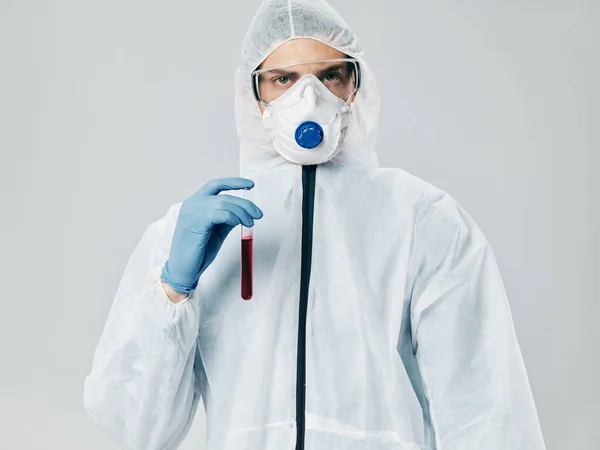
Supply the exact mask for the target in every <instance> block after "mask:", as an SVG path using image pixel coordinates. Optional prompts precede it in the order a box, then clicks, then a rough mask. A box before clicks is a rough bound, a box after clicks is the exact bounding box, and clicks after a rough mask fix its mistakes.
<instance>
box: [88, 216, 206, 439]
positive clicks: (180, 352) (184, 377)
mask: <svg viewBox="0 0 600 450" xmlns="http://www.w3.org/2000/svg"><path fill="white" fill-rule="evenodd" d="M176 213H177V208H172V209H171V210H170V211H169V213H168V214H167V216H166V217H165V218H163V219H162V220H160V221H158V222H155V223H153V224H152V225H150V227H148V229H147V230H146V232H145V233H144V235H143V237H142V239H141V241H140V242H139V244H138V245H137V247H136V248H135V250H134V251H133V253H132V255H131V257H130V259H129V261H128V264H127V267H126V269H125V272H124V274H123V276H122V279H121V282H120V284H119V287H118V290H117V292H116V295H115V298H114V301H113V304H112V307H111V309H110V313H109V316H108V319H107V322H106V325H105V327H104V330H103V332H102V336H101V338H100V341H99V343H98V346H97V348H96V351H95V354H94V359H93V364H92V370H91V373H90V374H89V375H88V376H87V377H86V379H85V387H84V405H85V409H86V410H87V412H88V413H89V414H90V415H91V416H92V418H93V419H94V420H95V421H96V422H97V423H98V424H100V425H101V426H102V427H103V428H104V429H105V430H106V432H107V433H108V434H109V435H110V436H111V437H112V438H113V439H114V440H115V441H116V442H117V443H118V444H120V446H121V447H122V448H126V449H131V450H141V449H144V450H159V449H160V450H165V449H175V448H177V447H178V446H179V444H180V443H181V442H182V441H183V439H184V438H185V436H186V435H187V433H188V431H189V429H190V426H191V423H192V420H193V417H194V414H195V412H196V409H197V406H198V402H199V399H200V393H199V389H198V376H199V375H198V373H197V371H198V369H195V366H197V363H198V361H197V360H196V359H197V358H196V356H195V355H196V339H197V335H198V302H197V299H196V298H195V297H194V294H192V295H190V296H188V298H187V299H186V300H184V301H183V302H181V303H177V304H175V303H173V302H171V301H170V300H169V298H168V297H167V295H166V293H165V292H164V290H163V288H162V284H161V282H160V270H161V268H162V266H163V264H164V262H165V260H166V258H167V256H168V250H169V246H170V239H171V236H172V233H173V229H174V224H175V221H176V215H177V214H176Z"/></svg>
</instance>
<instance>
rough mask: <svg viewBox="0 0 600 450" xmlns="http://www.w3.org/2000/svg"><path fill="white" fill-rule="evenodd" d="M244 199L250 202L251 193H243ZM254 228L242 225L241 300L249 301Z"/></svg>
mask: <svg viewBox="0 0 600 450" xmlns="http://www.w3.org/2000/svg"><path fill="white" fill-rule="evenodd" d="M243 194H244V198H246V199H247V200H252V192H251V191H244V193H243ZM253 238H254V228H247V227H245V226H243V225H242V258H241V263H242V264H241V265H242V286H241V287H242V298H243V299H244V300H250V299H251V298H252V294H253V291H254V286H253V284H254V283H253V281H254V279H253V273H252V272H253V270H252V269H253V266H254V261H253V253H254V249H253V247H254V239H253Z"/></svg>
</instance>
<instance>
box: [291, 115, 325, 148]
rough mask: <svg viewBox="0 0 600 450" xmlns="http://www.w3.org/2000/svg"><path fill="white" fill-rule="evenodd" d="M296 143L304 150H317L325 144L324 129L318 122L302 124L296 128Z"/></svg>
mask: <svg viewBox="0 0 600 450" xmlns="http://www.w3.org/2000/svg"><path fill="white" fill-rule="evenodd" d="M296 142H297V143H298V145H299V146H300V147H302V148H315V147H317V146H318V145H319V144H320V143H321V142H323V128H321V125H319V124H318V123H317V122H311V121H308V122H302V123H301V124H300V126H299V127H298V128H296Z"/></svg>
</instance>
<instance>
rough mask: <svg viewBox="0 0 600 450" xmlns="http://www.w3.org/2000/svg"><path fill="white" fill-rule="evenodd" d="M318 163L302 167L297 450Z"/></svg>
mask: <svg viewBox="0 0 600 450" xmlns="http://www.w3.org/2000/svg"><path fill="white" fill-rule="evenodd" d="M316 170H317V166H302V259H301V263H300V264H301V268H300V310H299V313H298V353H297V355H298V361H297V365H296V432H297V436H296V450H304V436H305V433H306V316H307V314H308V286H309V284H310V266H311V260H312V243H313V218H314V210H315V175H316Z"/></svg>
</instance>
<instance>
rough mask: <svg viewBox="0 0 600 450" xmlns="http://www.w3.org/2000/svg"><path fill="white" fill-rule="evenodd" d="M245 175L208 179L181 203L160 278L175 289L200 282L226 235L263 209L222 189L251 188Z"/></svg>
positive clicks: (183, 291) (183, 289)
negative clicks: (227, 193)
mask: <svg viewBox="0 0 600 450" xmlns="http://www.w3.org/2000/svg"><path fill="white" fill-rule="evenodd" d="M253 187H254V182H253V181H252V180H248V179H246V178H221V179H216V180H212V181H209V182H208V183H207V184H206V185H205V186H204V187H202V189H200V190H199V191H198V192H196V193H195V194H194V195H192V196H191V197H190V198H188V199H187V200H185V201H184V202H183V204H182V205H181V209H180V211H179V216H178V218H177V224H176V225H175V232H174V234H173V241H172V243H171V250H170V252H169V259H168V260H167V262H166V263H165V265H164V267H163V270H162V274H161V280H162V281H163V282H165V283H167V284H168V285H169V286H171V287H172V288H173V290H174V291H175V292H178V293H180V294H187V293H189V292H191V291H192V290H194V289H195V288H196V286H197V285H198V280H199V279H200V276H201V275H202V273H203V272H204V271H205V270H206V268H207V267H208V266H210V264H211V263H212V262H213V261H214V260H215V257H216V256H217V253H218V252H219V250H220V249H221V246H222V245H223V242H224V241H225V238H226V237H227V235H228V234H229V233H230V232H231V230H233V228H235V227H236V226H237V225H239V224H242V225H244V226H246V227H252V226H254V220H255V219H260V218H261V217H262V215H263V213H262V211H261V210H260V209H259V208H258V207H257V206H256V205H255V204H254V203H252V202H251V201H250V200H246V199H243V198H238V197H234V196H232V195H226V194H223V195H218V194H219V193H220V192H222V191H227V190H237V189H252V188H253Z"/></svg>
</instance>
